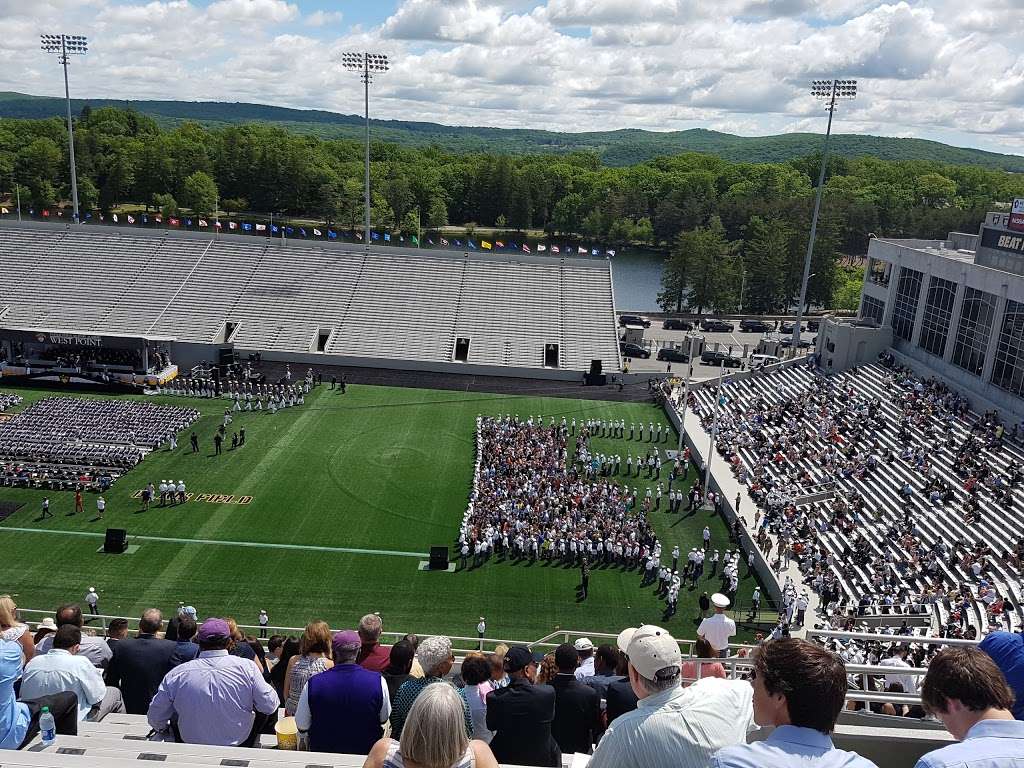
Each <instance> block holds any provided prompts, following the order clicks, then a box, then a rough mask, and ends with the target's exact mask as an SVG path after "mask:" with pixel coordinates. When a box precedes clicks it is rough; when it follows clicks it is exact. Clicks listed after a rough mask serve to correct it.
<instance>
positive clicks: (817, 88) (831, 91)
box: [790, 80, 857, 357]
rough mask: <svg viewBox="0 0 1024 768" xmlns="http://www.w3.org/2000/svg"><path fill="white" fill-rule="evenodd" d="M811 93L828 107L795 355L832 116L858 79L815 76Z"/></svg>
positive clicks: (795, 330) (852, 95)
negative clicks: (817, 77)
mask: <svg viewBox="0 0 1024 768" xmlns="http://www.w3.org/2000/svg"><path fill="white" fill-rule="evenodd" d="M811 96H813V97H814V98H816V99H822V100H824V101H825V109H826V110H827V111H828V127H827V128H826V129H825V148H824V149H823V150H822V153H821V169H820V170H819V172H818V192H817V194H816V195H815V197H814V213H813V214H812V215H811V236H810V237H809V238H808V240H807V255H806V256H805V257H804V275H803V279H802V280H801V281H800V301H799V303H797V305H796V322H795V323H793V342H792V345H791V348H790V349H791V352H792V355H793V356H794V357H795V356H796V354H797V351H798V350H799V349H800V326H801V325H802V324H803V320H804V302H806V301H807V284H808V283H809V282H810V279H811V256H812V255H813V253H814V238H815V235H816V234H817V232H818V211H819V210H820V209H821V194H822V192H823V191H824V189H825V168H826V167H827V165H828V144H829V140H830V139H831V138H832V117H833V115H834V114H835V111H836V103H837V102H838V101H840V100H853V99H855V98H857V81H856V80H815V81H814V82H813V83H811Z"/></svg>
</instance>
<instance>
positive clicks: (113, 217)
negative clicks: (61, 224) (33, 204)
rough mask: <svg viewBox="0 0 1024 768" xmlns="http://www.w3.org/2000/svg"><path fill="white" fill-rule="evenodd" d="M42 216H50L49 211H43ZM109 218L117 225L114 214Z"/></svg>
mask: <svg viewBox="0 0 1024 768" xmlns="http://www.w3.org/2000/svg"><path fill="white" fill-rule="evenodd" d="M43 215H44V216H49V215H50V212H49V211H44V212H43ZM110 218H112V219H113V220H114V223H115V224H117V214H116V213H115V214H113V215H112V216H111V217H110Z"/></svg>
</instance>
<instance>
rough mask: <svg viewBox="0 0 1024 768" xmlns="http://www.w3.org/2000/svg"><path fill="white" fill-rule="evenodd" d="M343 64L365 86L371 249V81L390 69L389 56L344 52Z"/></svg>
mask: <svg viewBox="0 0 1024 768" xmlns="http://www.w3.org/2000/svg"><path fill="white" fill-rule="evenodd" d="M341 66H343V67H344V68H345V69H347V70H349V71H350V72H359V73H360V79H361V80H362V81H363V86H364V89H365V90H364V99H365V102H364V103H365V106H366V211H365V220H364V222H363V223H364V228H365V230H366V231H365V233H364V235H363V237H364V243H365V245H366V250H367V251H369V250H370V83H371V82H373V74H374V73H375V72H387V71H388V69H390V68H391V67H390V65H389V64H388V57H387V55H386V54H383V53H366V52H363V53H343V54H341Z"/></svg>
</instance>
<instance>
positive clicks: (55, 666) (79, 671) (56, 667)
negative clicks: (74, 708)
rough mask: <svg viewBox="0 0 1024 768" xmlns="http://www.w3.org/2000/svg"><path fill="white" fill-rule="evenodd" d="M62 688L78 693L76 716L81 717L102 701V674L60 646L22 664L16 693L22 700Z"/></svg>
mask: <svg viewBox="0 0 1024 768" xmlns="http://www.w3.org/2000/svg"><path fill="white" fill-rule="evenodd" d="M65 691H66V692H68V693H73V694H75V696H77V697H78V719H79V720H85V718H86V716H87V715H88V714H89V710H90V709H92V706H93V704H98V703H99V702H101V701H103V696H104V694H105V693H106V692H107V686H106V684H104V682H103V674H102V673H101V672H100V671H99V670H98V669H97V668H96V667H94V666H93V665H92V664H91V663H90V662H89V660H88V659H87V658H85V657H84V656H73V655H72V654H71V653H70V652H68V651H66V650H64V649H63V648H53V649H52V650H51V651H50V652H49V653H47V654H44V655H42V656H35V657H34V658H33V659H32V661H30V662H29V663H28V664H27V665H26V666H25V671H24V672H23V673H22V676H21V693H20V694H19V697H20V698H21V699H22V700H23V701H31V700H32V699H38V698H39V697H40V696H52V695H53V694H55V693H63V692H65Z"/></svg>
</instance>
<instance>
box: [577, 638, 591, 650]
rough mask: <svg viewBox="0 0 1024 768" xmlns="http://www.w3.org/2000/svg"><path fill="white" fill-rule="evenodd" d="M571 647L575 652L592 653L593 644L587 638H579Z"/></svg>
mask: <svg viewBox="0 0 1024 768" xmlns="http://www.w3.org/2000/svg"><path fill="white" fill-rule="evenodd" d="M573 647H574V648H575V649H576V650H577V651H592V650H594V643H593V642H592V641H591V639H590V638H589V637H581V638H580V639H579V640H577V641H576V642H575V643H573Z"/></svg>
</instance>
